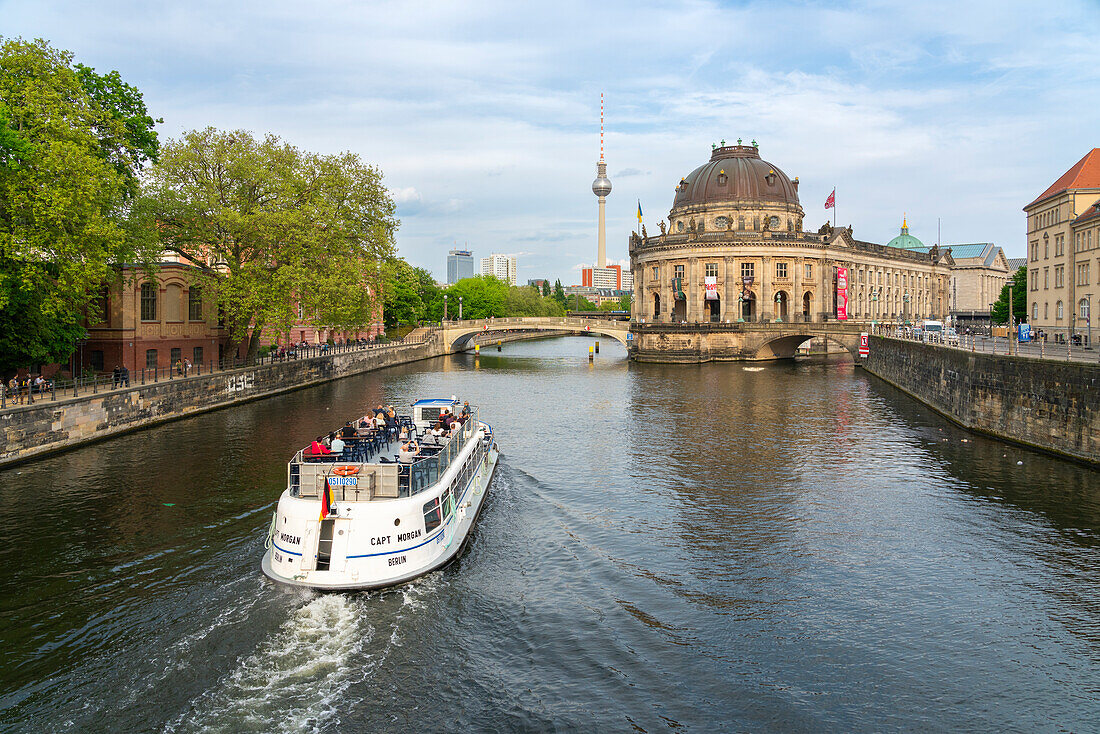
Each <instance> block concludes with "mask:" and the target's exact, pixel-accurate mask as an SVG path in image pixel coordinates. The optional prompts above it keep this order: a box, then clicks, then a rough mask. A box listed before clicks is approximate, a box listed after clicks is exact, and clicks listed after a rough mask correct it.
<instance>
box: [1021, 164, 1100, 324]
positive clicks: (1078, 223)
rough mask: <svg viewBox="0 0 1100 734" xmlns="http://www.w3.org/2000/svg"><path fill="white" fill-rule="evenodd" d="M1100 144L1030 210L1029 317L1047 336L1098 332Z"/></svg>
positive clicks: (1028, 220) (1028, 256)
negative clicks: (1094, 327)
mask: <svg viewBox="0 0 1100 734" xmlns="http://www.w3.org/2000/svg"><path fill="white" fill-rule="evenodd" d="M1098 203H1100V148H1093V149H1092V150H1091V151H1089V152H1088V153H1087V154H1086V155H1085V157H1084V158H1082V159H1081V160H1079V161H1077V163H1076V164H1074V165H1073V167H1071V168H1070V169H1069V170H1068V171H1066V172H1065V173H1064V174H1062V176H1060V177H1059V178H1058V180H1057V181H1055V182H1054V183H1053V184H1051V185H1050V187H1048V188H1047V190H1046V191H1044V192H1043V193H1041V194H1040V195H1039V197H1038V198H1036V199H1035V200H1034V201H1032V202H1031V203H1030V204H1028V205H1027V206H1025V207H1024V212H1026V213H1027V269H1028V270H1027V282H1028V286H1027V290H1028V294H1027V295H1028V317H1029V318H1028V320H1029V321H1030V323H1031V324H1032V326H1033V327H1034V328H1039V329H1042V330H1043V331H1045V332H1046V333H1047V338H1048V339H1052V340H1055V341H1064V340H1065V339H1066V338H1067V337H1068V336H1069V335H1070V334H1078V335H1080V337H1081V340H1082V341H1089V340H1091V337H1092V314H1093V313H1094V312H1095V311H1096V309H1097V308H1098V307H1100V214H1098V212H1097V207H1096V205H1097V204H1098Z"/></svg>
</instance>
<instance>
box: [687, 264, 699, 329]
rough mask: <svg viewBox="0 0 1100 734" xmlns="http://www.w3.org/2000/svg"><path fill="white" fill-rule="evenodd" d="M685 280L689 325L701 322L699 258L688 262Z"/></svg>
mask: <svg viewBox="0 0 1100 734" xmlns="http://www.w3.org/2000/svg"><path fill="white" fill-rule="evenodd" d="M686 276H687V277H685V278H684V296H686V297H687V304H686V305H687V308H686V309H685V312H686V316H685V317H684V318H685V319H687V322H688V323H689V324H693V323H695V322H696V321H698V320H699V303H698V301H699V298H700V296H699V286H698V285H697V284H696V282H695V281H696V280H698V278H699V258H697V257H693V258H690V259H689V260H688V264H687V273H686Z"/></svg>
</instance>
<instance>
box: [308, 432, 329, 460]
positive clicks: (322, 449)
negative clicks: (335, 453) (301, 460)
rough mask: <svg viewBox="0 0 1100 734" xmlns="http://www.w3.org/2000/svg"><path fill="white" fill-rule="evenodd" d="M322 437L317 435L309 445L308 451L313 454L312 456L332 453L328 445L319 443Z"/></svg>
mask: <svg viewBox="0 0 1100 734" xmlns="http://www.w3.org/2000/svg"><path fill="white" fill-rule="evenodd" d="M322 438H324V437H323V436H318V437H317V438H315V439H314V440H313V443H312V444H310V446H309V453H311V454H313V455H314V456H321V455H323V454H331V453H332V452H331V451H329V449H328V446H325V445H324V444H323V443H321V439H322Z"/></svg>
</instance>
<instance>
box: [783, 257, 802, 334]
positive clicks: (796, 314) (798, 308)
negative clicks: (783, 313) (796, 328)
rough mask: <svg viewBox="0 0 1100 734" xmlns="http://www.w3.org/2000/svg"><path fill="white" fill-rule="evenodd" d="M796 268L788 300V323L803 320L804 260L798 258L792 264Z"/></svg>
mask: <svg viewBox="0 0 1100 734" xmlns="http://www.w3.org/2000/svg"><path fill="white" fill-rule="evenodd" d="M792 267H794V277H793V278H792V279H791V282H792V283H794V285H793V286H791V291H792V292H791V296H790V298H788V299H787V320H788V321H801V320H802V269H803V267H804V266H803V264H802V258H800V257H796V258H795V259H794V262H793V263H792Z"/></svg>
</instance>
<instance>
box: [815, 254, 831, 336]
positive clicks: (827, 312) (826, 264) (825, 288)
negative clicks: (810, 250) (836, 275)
mask: <svg viewBox="0 0 1100 734" xmlns="http://www.w3.org/2000/svg"><path fill="white" fill-rule="evenodd" d="M819 269H820V270H821V274H820V275H818V276H817V277H818V280H819V281H820V282H821V294H820V296H818V299H817V300H818V304H819V306H820V308H819V313H820V316H819V318H820V319H821V320H822V321H824V320H825V319H826V318H832V316H833V261H832V260H828V259H825V258H822V260H821V267H820V268H819Z"/></svg>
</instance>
